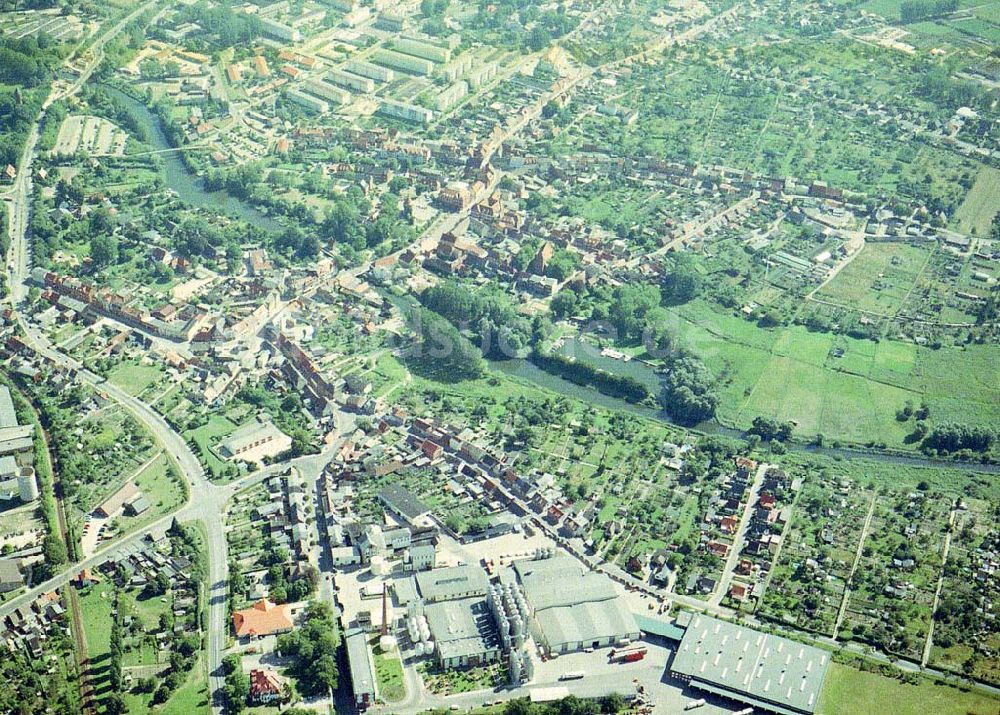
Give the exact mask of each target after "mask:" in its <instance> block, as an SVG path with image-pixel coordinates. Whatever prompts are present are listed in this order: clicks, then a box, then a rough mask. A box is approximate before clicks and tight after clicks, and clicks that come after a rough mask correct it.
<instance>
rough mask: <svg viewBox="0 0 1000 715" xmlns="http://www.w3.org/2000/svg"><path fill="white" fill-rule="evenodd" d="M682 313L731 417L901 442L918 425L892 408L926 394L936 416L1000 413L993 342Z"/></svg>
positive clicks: (984, 418) (978, 418) (692, 310)
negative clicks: (767, 325)
mask: <svg viewBox="0 0 1000 715" xmlns="http://www.w3.org/2000/svg"><path fill="white" fill-rule="evenodd" d="M680 315H681V317H682V318H683V319H685V320H686V321H688V322H685V323H682V325H681V326H680V327H681V339H682V341H683V344H685V345H687V346H688V347H689V348H690V349H691V350H693V351H694V352H695V353H696V354H698V355H699V356H700V357H701V359H702V360H703V361H704V362H705V364H706V365H708V367H709V368H711V370H712V371H713V372H714V373H715V374H716V375H717V376H718V377H719V378H720V382H721V386H720V390H719V392H720V396H721V403H720V406H719V409H718V417H719V419H720V420H721V421H723V422H724V423H726V424H732V425H735V426H738V427H746V426H748V425H749V424H750V423H751V422H752V421H753V418H754V417H756V416H758V415H764V416H769V417H774V418H778V419H782V420H792V421H794V422H795V423H796V424H797V425H798V426H797V428H796V431H797V433H798V434H799V435H803V436H805V435H811V434H815V433H817V432H820V433H822V434H824V435H825V436H826V437H827V438H829V439H840V440H843V441H851V442H860V443H866V442H869V441H872V440H876V441H884V442H885V443H886V444H887V445H890V446H894V447H904V446H906V445H905V444H904V442H903V440H904V438H905V437H906V435H907V434H908V433H909V432H910V431H911V430H912V429H913V425H912V424H908V423H900V422H897V421H896V419H895V412H896V410H897V409H899V408H900V407H902V406H903V404H904V403H905V402H906V401H907V400H909V401H910V402H912V403H913V404H914V405H919V404H920V402H921V401H926V402H927V404H928V405H929V406H930V409H931V422H932V423H940V422H945V421H959V422H979V423H983V424H993V423H995V422H996V421H997V420H1000V385H998V384H997V382H996V380H995V376H996V353H995V348H992V347H990V346H986V345H969V346H966V347H963V348H941V349H939V350H932V349H930V348H926V347H919V346H917V345H914V344H912V343H903V342H895V341H888V340H883V341H881V342H878V343H874V342H871V341H867V340H855V339H853V338H849V337H846V336H832V335H830V334H827V333H811V332H809V331H808V330H806V329H805V328H803V327H800V326H792V327H788V328H777V329H773V330H765V329H762V328H759V327H757V325H756V324H754V323H751V322H748V321H746V320H742V319H740V318H736V317H733V316H730V315H720V314H717V313H715V312H714V311H713V310H712V309H711V308H710V307H708V306H706V305H703V304H699V303H697V302H694V303H690V304H688V305H687V306H684V308H683V309H682V310H681V311H680ZM840 351H842V354H841V352H840ZM837 355H840V356H839V357H837Z"/></svg>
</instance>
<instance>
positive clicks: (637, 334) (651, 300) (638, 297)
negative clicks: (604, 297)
mask: <svg viewBox="0 0 1000 715" xmlns="http://www.w3.org/2000/svg"><path fill="white" fill-rule="evenodd" d="M659 305H660V293H659V291H658V290H657V289H656V286H653V285H641V284H640V285H623V286H618V287H617V288H615V290H614V293H613V295H612V301H611V305H610V306H609V307H608V320H610V321H611V324H612V325H613V326H614V327H615V330H617V331H618V340H619V341H621V342H626V343H632V342H637V341H638V340H640V339H641V338H642V334H643V329H644V328H645V326H646V318H647V315H648V314H649V313H650V311H652V310H653V309H654V308H656V307H657V306H659Z"/></svg>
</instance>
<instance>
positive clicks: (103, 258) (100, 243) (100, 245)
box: [90, 234, 118, 269]
mask: <svg viewBox="0 0 1000 715" xmlns="http://www.w3.org/2000/svg"><path fill="white" fill-rule="evenodd" d="M90 260H91V263H92V265H93V266H94V268H97V269H100V268H105V267H107V266H109V265H111V264H112V263H114V262H116V261H117V260H118V239H117V238H115V237H114V236H109V235H107V234H98V235H96V236H94V237H93V238H91V239H90Z"/></svg>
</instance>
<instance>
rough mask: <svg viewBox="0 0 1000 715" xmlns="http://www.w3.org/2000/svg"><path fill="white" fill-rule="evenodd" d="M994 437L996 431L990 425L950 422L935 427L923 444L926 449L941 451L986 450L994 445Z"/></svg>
mask: <svg viewBox="0 0 1000 715" xmlns="http://www.w3.org/2000/svg"><path fill="white" fill-rule="evenodd" d="M994 439H996V433H995V432H994V430H992V429H990V428H989V427H979V426H975V425H965V424H959V423H955V422H949V423H945V424H941V425H938V426H936V427H934V428H933V429H932V430H931V432H930V434H928V435H927V436H926V437H924V441H923V442H922V444H921V446H922V448H923V449H925V450H932V449H934V450H937V451H939V452H958V451H959V450H963V449H968V450H971V451H973V452H985V451H987V450H988V449H989V448H990V447H991V446H992V445H993V441H994Z"/></svg>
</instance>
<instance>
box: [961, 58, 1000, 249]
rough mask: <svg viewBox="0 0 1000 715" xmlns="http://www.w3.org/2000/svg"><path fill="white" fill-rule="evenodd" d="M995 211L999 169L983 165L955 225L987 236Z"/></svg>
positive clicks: (998, 206)
mask: <svg viewBox="0 0 1000 715" xmlns="http://www.w3.org/2000/svg"><path fill="white" fill-rule="evenodd" d="M997 41H998V42H1000V40H997ZM997 211H1000V169H994V168H993V167H991V166H984V167H983V168H982V169H981V170H980V172H979V174H978V175H977V176H976V182H975V183H974V184H973V185H972V188H971V189H969V193H968V194H966V196H965V200H964V201H963V202H962V204H961V205H960V206H959V207H958V211H956V212H955V225H956V227H957V228H958V230H959V231H964V232H966V233H972V232H973V231H975V233H976V235H977V236H987V235H989V231H990V224H991V223H992V222H993V217H994V216H995V215H996V213H997Z"/></svg>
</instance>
